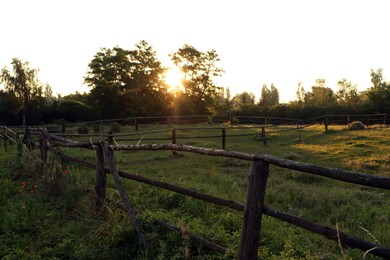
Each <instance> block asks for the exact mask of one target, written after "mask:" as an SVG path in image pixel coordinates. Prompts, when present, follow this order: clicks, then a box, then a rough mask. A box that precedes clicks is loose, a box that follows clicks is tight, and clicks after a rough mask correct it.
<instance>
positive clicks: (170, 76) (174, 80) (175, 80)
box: [165, 68, 183, 93]
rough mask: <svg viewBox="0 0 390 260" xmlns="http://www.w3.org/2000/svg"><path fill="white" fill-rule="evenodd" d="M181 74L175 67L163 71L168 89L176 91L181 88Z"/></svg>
mask: <svg viewBox="0 0 390 260" xmlns="http://www.w3.org/2000/svg"><path fill="white" fill-rule="evenodd" d="M182 77H183V74H182V73H181V72H180V70H179V69H177V68H169V69H168V70H167V71H166V72H165V82H166V83H167V84H168V85H169V91H170V92H173V93H176V92H178V91H180V90H182V89H183V86H182V84H181V80H182Z"/></svg>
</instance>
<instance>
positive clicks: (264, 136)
mask: <svg viewBox="0 0 390 260" xmlns="http://www.w3.org/2000/svg"><path fill="white" fill-rule="evenodd" d="M261 138H262V139H263V144H264V145H267V136H266V135H265V127H262V128H261Z"/></svg>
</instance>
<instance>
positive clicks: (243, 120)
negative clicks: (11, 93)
mask: <svg viewBox="0 0 390 260" xmlns="http://www.w3.org/2000/svg"><path fill="white" fill-rule="evenodd" d="M353 121H361V122H363V123H364V124H365V125H366V126H367V127H368V126H370V125H374V124H383V125H386V124H388V123H389V121H390V115H389V114H385V113H381V114H364V115H322V116H318V117H315V118H310V119H296V118H283V117H270V116H236V115H229V116H213V115H190V116H158V117H127V118H117V119H106V120H95V121H86V122H78V123H63V124H60V125H47V126H36V127H45V128H46V129H47V130H48V131H49V132H55V133H63V134H65V133H72V131H71V129H75V128H77V127H78V126H80V125H82V124H83V125H87V126H102V127H104V126H107V125H109V124H111V123H114V122H116V123H119V124H122V125H132V126H134V129H135V130H136V131H138V130H140V128H141V126H143V125H167V126H171V125H185V124H199V123H207V124H222V123H228V124H230V125H245V124H251V125H262V126H265V127H269V126H275V125H313V124H323V125H324V126H325V130H327V127H328V126H329V125H349V124H350V123H351V122H353ZM15 128H24V127H19V126H15Z"/></svg>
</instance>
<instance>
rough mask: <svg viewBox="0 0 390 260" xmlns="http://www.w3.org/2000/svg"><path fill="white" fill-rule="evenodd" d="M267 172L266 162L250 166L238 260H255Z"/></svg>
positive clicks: (256, 162) (254, 163)
mask: <svg viewBox="0 0 390 260" xmlns="http://www.w3.org/2000/svg"><path fill="white" fill-rule="evenodd" d="M268 171H269V164H268V163H266V162H261V161H254V162H252V164H251V168H250V172H249V180H248V189H247V197H246V202H245V210H244V221H243V224H242V230H241V240H240V247H239V250H238V259H240V260H247V259H257V250H258V248H259V238H260V227H261V217H262V214H263V207H264V197H265V189H266V186H267V179H268Z"/></svg>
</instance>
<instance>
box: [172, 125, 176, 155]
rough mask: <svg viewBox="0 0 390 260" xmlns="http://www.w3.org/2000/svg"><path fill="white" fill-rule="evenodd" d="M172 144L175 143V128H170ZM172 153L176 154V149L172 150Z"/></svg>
mask: <svg viewBox="0 0 390 260" xmlns="http://www.w3.org/2000/svg"><path fill="white" fill-rule="evenodd" d="M172 144H176V128H173V129H172ZM172 154H173V155H177V151H176V150H172Z"/></svg>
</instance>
